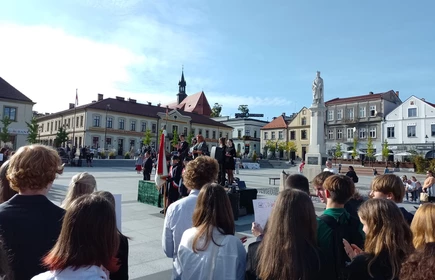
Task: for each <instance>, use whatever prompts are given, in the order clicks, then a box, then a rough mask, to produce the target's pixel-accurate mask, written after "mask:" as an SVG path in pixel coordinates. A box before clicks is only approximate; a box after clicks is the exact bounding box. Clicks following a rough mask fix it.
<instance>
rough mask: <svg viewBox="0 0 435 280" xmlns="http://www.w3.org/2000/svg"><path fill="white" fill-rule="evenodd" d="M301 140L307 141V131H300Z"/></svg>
mask: <svg viewBox="0 0 435 280" xmlns="http://www.w3.org/2000/svg"><path fill="white" fill-rule="evenodd" d="M301 139H302V140H306V139H307V131H306V130H305V129H303V130H301Z"/></svg>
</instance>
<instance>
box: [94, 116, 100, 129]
mask: <svg viewBox="0 0 435 280" xmlns="http://www.w3.org/2000/svg"><path fill="white" fill-rule="evenodd" d="M94 127H100V116H94Z"/></svg>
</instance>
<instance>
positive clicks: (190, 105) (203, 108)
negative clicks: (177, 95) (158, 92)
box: [168, 91, 211, 116]
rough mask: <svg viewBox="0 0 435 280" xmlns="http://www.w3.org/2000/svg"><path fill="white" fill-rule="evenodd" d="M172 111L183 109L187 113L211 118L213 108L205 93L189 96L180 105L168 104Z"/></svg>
mask: <svg viewBox="0 0 435 280" xmlns="http://www.w3.org/2000/svg"><path fill="white" fill-rule="evenodd" d="M168 107H169V108H171V109H175V108H176V109H181V110H184V111H185V112H195V113H198V114H200V115H204V116H210V114H211V108H210V104H209V103H208V101H207V97H206V96H205V93H204V91H201V92H198V93H195V94H192V95H189V96H187V97H186V98H185V99H184V100H183V101H182V102H181V103H180V104H177V103H176V102H175V103H171V104H168Z"/></svg>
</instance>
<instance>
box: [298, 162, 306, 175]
mask: <svg viewBox="0 0 435 280" xmlns="http://www.w3.org/2000/svg"><path fill="white" fill-rule="evenodd" d="M304 167H305V161H302V162H301V164H299V174H302V173H304Z"/></svg>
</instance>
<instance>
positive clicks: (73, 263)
mask: <svg viewBox="0 0 435 280" xmlns="http://www.w3.org/2000/svg"><path fill="white" fill-rule="evenodd" d="M118 247H119V235H118V230H117V228H116V217H115V209H114V208H113V205H112V204H111V203H110V202H109V201H108V200H107V199H105V198H104V197H102V196H100V195H95V194H91V195H84V196H81V197H79V198H77V199H76V200H75V201H74V202H73V203H72V204H71V206H70V208H69V209H68V211H67V212H66V214H65V217H64V219H63V224H62V230H61V232H60V235H59V238H58V240H57V242H56V244H55V245H54V247H53V249H51V251H50V252H49V253H48V254H47V255H46V256H45V257H44V259H43V264H44V265H45V266H47V267H48V268H49V270H50V271H47V272H44V273H41V274H39V275H37V276H35V277H33V278H32V280H72V279H105V280H108V279H109V273H108V271H110V272H116V271H117V270H118V269H119V266H118V264H117V263H118V259H116V258H115V256H116V254H117V252H118Z"/></svg>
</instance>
